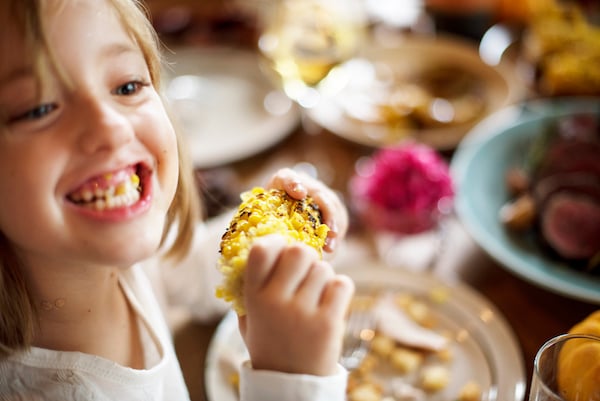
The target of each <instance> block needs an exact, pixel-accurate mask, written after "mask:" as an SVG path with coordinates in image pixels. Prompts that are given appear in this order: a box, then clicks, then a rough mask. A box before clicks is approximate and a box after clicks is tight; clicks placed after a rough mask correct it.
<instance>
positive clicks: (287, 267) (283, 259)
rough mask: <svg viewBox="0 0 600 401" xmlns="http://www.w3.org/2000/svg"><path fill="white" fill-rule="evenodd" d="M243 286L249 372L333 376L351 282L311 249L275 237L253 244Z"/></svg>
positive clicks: (243, 328)
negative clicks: (249, 359) (252, 370)
mask: <svg viewBox="0 0 600 401" xmlns="http://www.w3.org/2000/svg"><path fill="white" fill-rule="evenodd" d="M244 280H245V284H244V301H245V305H246V315H245V316H243V317H240V318H239V325H240V332H241V334H242V337H243V338H244V341H245V343H246V346H247V348H248V351H249V353H250V358H251V361H252V366H253V368H254V369H264V370H272V371H280V372H287V373H297V374H310V375H318V376H325V375H332V374H334V373H335V372H336V369H337V362H338V359H339V356H340V352H341V347H342V336H343V330H344V316H345V313H346V310H347V308H348V304H349V303H350V299H351V298H352V295H353V293H354V284H353V282H352V281H351V280H350V279H349V278H348V277H346V276H342V275H336V274H335V273H334V271H333V268H332V267H331V266H330V265H329V264H328V263H327V262H324V261H322V260H320V258H319V256H318V254H317V252H316V251H315V250H314V249H312V248H311V247H309V246H307V245H305V244H301V243H298V244H293V245H288V244H287V242H286V240H285V239H284V238H283V237H281V236H278V235H270V236H265V237H263V238H260V239H258V240H257V241H256V242H255V243H254V245H253V247H252V249H251V251H250V254H249V257H248V264H247V267H246V270H245V272H244Z"/></svg>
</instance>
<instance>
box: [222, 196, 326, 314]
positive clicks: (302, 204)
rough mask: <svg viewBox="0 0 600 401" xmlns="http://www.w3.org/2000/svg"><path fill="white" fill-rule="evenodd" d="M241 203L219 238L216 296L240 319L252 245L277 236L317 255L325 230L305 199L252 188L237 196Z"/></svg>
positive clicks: (243, 311) (313, 206) (314, 207)
mask: <svg viewBox="0 0 600 401" xmlns="http://www.w3.org/2000/svg"><path fill="white" fill-rule="evenodd" d="M241 199H242V203H241V204H240V205H239V208H238V211H237V213H236V214H235V216H234V217H233V219H232V220H231V222H230V224H229V227H228V228H227V230H226V232H225V234H223V237H222V238H221V244H220V249H219V252H220V254H221V255H220V258H219V263H218V268H219V270H220V271H221V273H222V274H223V282H222V283H221V285H219V286H218V287H217V290H216V295H217V297H219V298H223V299H224V300H225V301H227V302H231V303H232V307H233V309H234V310H235V311H236V312H237V313H238V314H240V315H243V314H245V309H244V303H243V279H242V277H243V272H244V268H245V267H246V262H247V260H248V254H249V252H250V247H251V245H252V243H253V241H254V240H255V239H256V238H258V237H262V236H265V235H268V234H275V233H276V234H280V235H282V236H284V237H285V238H287V239H288V240H289V241H290V242H291V241H300V242H303V243H306V244H308V245H310V246H312V247H313V248H315V249H316V250H317V251H318V252H319V253H320V254H321V252H322V249H323V246H324V245H325V239H326V238H327V233H328V232H329V228H328V227H327V226H326V225H325V224H323V223H322V222H321V213H320V211H319V207H318V206H317V204H316V203H314V201H313V200H312V198H310V197H307V198H305V199H303V200H296V199H293V198H291V197H290V196H289V195H288V194H287V193H286V192H285V191H282V190H276V189H271V190H265V189H263V188H260V187H256V188H254V189H252V190H251V191H247V192H244V193H243V194H242V195H241Z"/></svg>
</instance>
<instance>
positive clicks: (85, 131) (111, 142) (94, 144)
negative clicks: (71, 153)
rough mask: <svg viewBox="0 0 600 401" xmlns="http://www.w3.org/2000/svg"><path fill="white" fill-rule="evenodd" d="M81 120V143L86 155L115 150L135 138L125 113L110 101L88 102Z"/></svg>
mask: <svg viewBox="0 0 600 401" xmlns="http://www.w3.org/2000/svg"><path fill="white" fill-rule="evenodd" d="M79 118H80V121H81V122H82V124H81V127H82V128H81V131H80V136H79V141H80V146H81V148H82V150H83V151H84V152H85V153H88V154H92V153H96V152H99V151H110V150H115V149H117V148H119V147H120V146H123V145H125V144H127V143H129V142H131V141H132V140H133V139H134V137H135V130H134V128H133V125H132V124H131V121H130V120H129V119H128V118H127V115H126V114H125V112H124V111H123V110H120V109H119V106H118V105H115V104H112V103H111V102H109V101H98V100H97V99H96V100H90V101H88V102H87V107H85V112H83V113H82V114H81V115H80V116H79Z"/></svg>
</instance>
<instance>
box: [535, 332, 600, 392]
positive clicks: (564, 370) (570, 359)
mask: <svg viewBox="0 0 600 401" xmlns="http://www.w3.org/2000/svg"><path fill="white" fill-rule="evenodd" d="M529 401H600V337H596V336H592V335H585V334H563V335H560V336H557V337H554V338H552V339H550V340H548V341H547V342H546V343H545V344H544V345H543V346H542V347H541V348H540V349H539V351H538V353H537V355H536V357H535V361H534V367H533V376H532V380H531V390H530V393H529Z"/></svg>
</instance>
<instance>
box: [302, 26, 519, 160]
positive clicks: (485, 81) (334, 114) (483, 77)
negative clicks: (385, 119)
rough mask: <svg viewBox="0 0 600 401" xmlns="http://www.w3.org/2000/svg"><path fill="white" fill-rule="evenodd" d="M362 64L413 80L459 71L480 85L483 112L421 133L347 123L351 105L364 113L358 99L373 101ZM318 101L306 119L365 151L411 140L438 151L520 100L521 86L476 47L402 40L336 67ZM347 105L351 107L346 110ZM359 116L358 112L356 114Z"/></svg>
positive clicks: (448, 41) (449, 40)
mask: <svg viewBox="0 0 600 401" xmlns="http://www.w3.org/2000/svg"><path fill="white" fill-rule="evenodd" d="M361 60H366V61H367V62H371V63H372V62H376V63H378V64H383V65H388V66H389V67H390V68H391V69H392V70H394V71H397V72H400V73H401V74H406V75H408V76H410V75H414V74H415V73H416V72H418V71H421V70H423V69H430V68H432V67H435V66H436V65H439V66H447V67H454V68H457V69H460V70H463V71H465V72H467V73H468V74H469V76H470V77H474V78H476V79H478V80H479V81H480V84H481V92H482V95H481V96H482V99H483V100H482V102H483V103H485V105H484V108H483V110H482V111H481V112H480V113H479V114H477V115H476V117H475V118H474V119H473V120H470V121H469V122H465V123H456V124H446V125H441V126H439V127H431V128H424V129H411V128H393V127H391V126H390V125H389V124H385V123H380V122H372V121H369V119H368V118H351V117H349V115H348V112H347V110H348V108H349V102H352V101H353V99H357V102H358V103H359V104H357V105H356V107H355V108H356V109H361V108H362V109H364V108H365V107H364V106H362V105H361V104H360V100H364V96H372V94H373V93H374V91H376V90H377V88H376V87H373V88H372V89H371V88H369V84H370V83H369V82H370V81H369V80H368V78H366V77H367V76H368V75H369V74H370V72H369V71H368V70H367V69H366V68H367V67H366V66H365V64H366V63H357V61H361ZM320 90H321V100H320V102H319V103H318V104H317V106H315V107H313V108H310V109H309V110H308V112H307V114H308V116H309V117H310V118H311V119H312V120H314V121H315V122H316V123H317V124H319V125H321V126H322V127H324V128H326V129H327V130H329V131H331V132H332V133H334V134H336V135H339V136H341V137H343V138H345V139H348V140H350V141H353V142H357V143H360V144H363V145H367V146H373V147H381V146H386V145H391V144H394V143H396V142H399V141H401V140H402V139H405V138H406V137H412V138H413V139H416V140H418V141H420V142H422V143H425V144H428V145H430V146H432V147H434V148H437V149H440V150H446V149H453V148H455V147H456V145H458V143H459V142H460V140H461V139H462V138H463V136H464V135H465V134H466V133H467V131H468V130H469V129H470V128H472V127H473V126H474V125H475V124H476V123H477V122H479V121H480V120H481V119H483V118H484V117H485V116H487V115H489V114H490V113H492V112H493V111H495V110H497V109H499V108H501V107H503V106H505V105H507V104H509V103H512V102H514V101H515V100H519V99H520V98H521V97H522V96H523V93H524V86H523V85H521V84H520V83H519V81H518V78H517V76H516V74H514V72H513V70H512V66H509V65H506V64H502V65H497V66H490V65H488V64H485V63H484V62H483V61H482V60H481V58H480V56H479V53H478V49H477V47H476V46H473V45H471V44H470V43H468V42H465V41H461V40H458V39H454V38H447V37H435V38H434V37H419V36H414V37H406V38H402V39H401V40H398V42H397V43H395V44H394V45H389V46H387V45H386V46H383V45H379V44H373V45H371V46H367V47H366V49H365V51H364V52H363V54H361V56H360V58H358V59H355V60H351V61H350V62H348V63H346V64H344V65H342V66H340V67H338V68H337V69H336V70H334V71H333V72H332V74H330V75H329V77H328V78H326V80H325V81H324V82H323V83H322V84H321V87H320ZM350 106H351V105H350ZM357 111H358V112H359V113H361V112H360V110H357Z"/></svg>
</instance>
